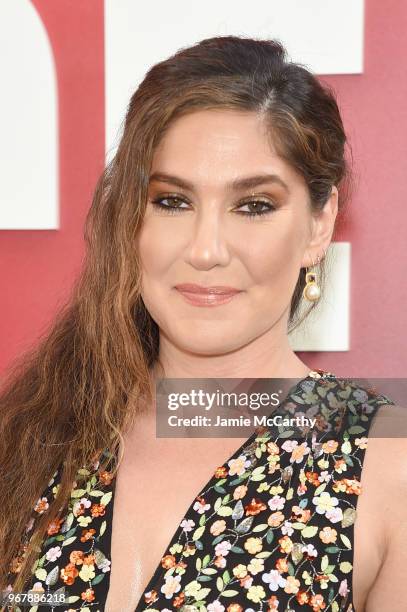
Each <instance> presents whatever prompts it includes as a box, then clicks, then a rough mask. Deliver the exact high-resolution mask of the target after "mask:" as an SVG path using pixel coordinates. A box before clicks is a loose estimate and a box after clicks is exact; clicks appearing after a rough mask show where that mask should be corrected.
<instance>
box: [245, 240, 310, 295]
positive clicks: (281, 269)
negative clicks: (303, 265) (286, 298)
mask: <svg viewBox="0 0 407 612" xmlns="http://www.w3.org/2000/svg"><path fill="white" fill-rule="evenodd" d="M270 229H271V228H270ZM246 244H249V245H250V250H249V249H248V248H247V247H246V246H245V249H244V251H243V250H241V251H240V252H241V258H242V260H243V261H246V267H247V269H248V271H249V274H250V277H251V279H252V282H253V284H255V285H258V286H260V287H265V288H267V287H269V288H270V289H273V286H274V285H275V283H276V282H281V283H282V284H284V285H286V286H288V287H289V286H290V285H291V282H292V277H293V276H294V277H295V279H296V278H297V276H298V272H299V265H300V264H299V262H300V260H301V248H299V247H300V246H301V245H300V243H299V241H298V240H296V238H295V236H294V235H293V233H289V232H285V233H282V232H277V231H275V232H272V231H270V232H268V233H267V235H266V234H265V235H264V236H257V237H256V240H252V241H250V242H249V243H246Z"/></svg>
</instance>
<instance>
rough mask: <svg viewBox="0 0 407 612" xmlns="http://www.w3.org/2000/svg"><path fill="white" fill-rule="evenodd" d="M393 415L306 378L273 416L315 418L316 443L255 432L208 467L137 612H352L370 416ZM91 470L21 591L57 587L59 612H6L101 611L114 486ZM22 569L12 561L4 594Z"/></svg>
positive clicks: (44, 502) (345, 387)
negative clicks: (223, 459) (359, 504)
mask: <svg viewBox="0 0 407 612" xmlns="http://www.w3.org/2000/svg"><path fill="white" fill-rule="evenodd" d="M393 403H394V402H392V401H391V400H390V399H389V398H387V397H386V396H384V395H379V394H378V393H377V392H376V391H375V390H374V389H369V388H365V387H361V386H360V385H358V384H357V383H355V382H353V381H351V380H349V379H338V378H336V377H335V376H334V375H333V374H330V373H329V372H323V371H322V370H315V371H313V372H310V374H309V375H308V376H307V377H306V378H304V379H303V380H301V381H300V382H299V383H298V384H297V385H295V386H294V387H293V388H292V389H291V390H290V392H289V393H288V395H287V397H286V398H285V400H284V401H283V402H282V403H281V405H280V406H279V408H278V410H279V411H280V410H281V411H282V414H285V415H291V416H292V415H293V414H294V412H295V414H296V415H298V414H305V415H307V416H313V415H317V424H316V428H317V430H318V436H317V437H316V436H315V431H313V432H312V431H311V430H310V431H308V432H306V431H305V432H304V431H302V432H301V434H302V437H301V438H300V437H299V436H298V433H299V432H298V431H295V428H291V429H288V430H287V429H285V431H284V432H282V433H281V435H280V436H276V435H275V434H274V433H273V435H272V434H271V431H270V430H269V429H268V428H263V429H262V430H260V429H257V430H256V431H255V432H254V433H253V434H252V435H251V436H250V437H249V438H248V439H247V441H246V442H245V443H244V444H243V445H242V446H241V447H240V448H239V449H238V450H237V451H236V452H235V453H234V454H233V455H232V456H231V457H230V459H229V460H228V461H226V462H225V463H224V464H223V465H222V466H214V471H213V476H212V477H211V479H210V480H209V481H208V483H207V484H206V486H205V488H204V489H203V490H202V491H200V492H199V494H198V495H197V496H196V497H195V499H194V500H192V502H191V505H190V507H189V508H188V509H187V511H186V513H185V515H184V518H183V519H182V521H181V522H180V523H179V525H176V526H174V527H175V529H176V530H175V533H174V535H173V537H172V540H171V541H170V542H169V544H168V546H167V548H166V549H165V551H163V556H162V559H161V563H160V565H159V566H158V567H157V569H156V571H155V572H154V575H153V576H152V577H151V579H150V581H149V583H148V584H147V585H146V588H145V590H144V593H143V596H142V598H141V600H140V602H139V603H138V605H137V607H136V610H135V612H143V611H147V610H148V611H149V612H155V611H161V612H163V611H166V612H168V611H173V610H177V611H180V612H194V611H197V610H199V611H200V612H255V611H260V610H261V611H265V612H271V611H279V612H282V611H284V612H288V611H295V610H313V611H315V612H318V611H320V610H321V611H322V610H323V611H324V612H328V611H329V612H339V611H345V612H351V611H354V605H353V602H352V570H353V565H352V564H353V541H354V538H353V534H354V522H355V518H356V505H357V500H358V496H359V495H360V493H361V484H360V481H361V471H362V466H363V460H364V455H365V450H366V448H367V443H368V433H369V429H370V426H371V423H372V419H373V417H374V415H375V413H376V412H377V409H378V408H379V407H380V406H381V405H383V404H393ZM273 414H274V413H273ZM105 452H106V451H105ZM101 458H102V457H101ZM114 460H115V458H114V457H112V456H111V457H110V461H111V462H113V461H114ZM99 465H100V463H99V461H97V462H96V463H94V464H93V465H92V466H91V467H90V468H83V469H82V470H80V472H81V476H85V477H86V479H85V484H83V483H82V484H81V485H80V488H78V485H77V483H76V482H75V483H74V487H73V489H72V492H71V497H70V502H69V506H68V508H67V509H66V512H65V513H63V515H62V516H61V518H60V519H59V520H58V521H52V522H50V524H49V527H48V534H47V537H46V538H45V539H44V541H43V543H42V548H41V552H40V554H39V555H38V559H37V561H36V562H35V564H34V566H33V567H32V580H31V582H30V584H29V585H28V587H27V589H26V590H28V589H36V590H43V591H44V593H45V594H46V593H49V592H55V591H58V589H60V588H61V587H65V603H64V604H63V605H59V606H55V607H51V606H44V605H41V604H40V605H32V606H31V608H30V607H27V608H22V607H21V608H14V609H15V610H18V609H21V610H27V609H28V610H30V612H36V611H37V610H38V611H45V610H47V611H50V610H55V611H61V612H67V611H69V612H74V611H78V610H80V611H81V612H102V611H103V610H104V605H105V602H106V598H107V593H108V589H109V576H110V544H111V533H112V517H113V508H114V492H115V479H113V478H112V477H111V474H110V471H109V470H110V469H111V467H112V465H113V464H112V463H109V465H108V470H104V471H101V470H100V469H99ZM58 478H59V471H58V470H57V471H56V472H55V474H53V476H52V478H51V480H50V482H49V483H48V487H47V489H46V490H45V491H44V492H43V494H42V495H41V496H40V498H39V499H38V501H37V503H36V505H35V508H33V514H32V519H31V520H30V522H29V524H28V525H27V532H26V540H25V543H26V542H27V541H28V539H29V537H30V535H31V533H32V531H33V526H34V524H35V520H36V517H38V516H39V515H40V514H42V513H44V512H46V511H47V508H48V506H49V503H50V501H51V500H52V499H53V497H54V496H55V494H56V492H57V489H58V486H59V485H58ZM78 480H79V479H78ZM23 550H24V549H22V551H23ZM22 554H24V553H23V552H22ZM20 562H21V558H19V557H16V558H15V559H14V561H13V564H12V567H11V571H10V586H9V589H10V590H11V584H12V581H13V576H14V575H15V573H17V572H18V567H19V565H20ZM9 609H11V608H9Z"/></svg>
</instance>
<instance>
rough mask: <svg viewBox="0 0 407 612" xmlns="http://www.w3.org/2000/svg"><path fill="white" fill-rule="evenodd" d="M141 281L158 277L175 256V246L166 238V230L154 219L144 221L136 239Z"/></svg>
mask: <svg viewBox="0 0 407 612" xmlns="http://www.w3.org/2000/svg"><path fill="white" fill-rule="evenodd" d="M137 248H138V252H139V254H140V260H141V268H142V274H143V281H145V282H146V283H148V282H149V280H152V279H153V278H154V277H160V276H161V275H162V274H164V272H165V271H166V270H167V269H168V267H169V265H170V263H171V261H172V260H173V258H174V257H175V246H174V245H173V243H172V242H171V240H169V238H168V231H164V229H163V227H162V225H160V224H159V223H155V222H154V220H147V221H145V223H144V225H143V227H142V229H141V231H140V234H139V238H138V241H137Z"/></svg>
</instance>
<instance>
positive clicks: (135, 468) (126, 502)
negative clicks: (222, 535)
mask: <svg viewBox="0 0 407 612" xmlns="http://www.w3.org/2000/svg"><path fill="white" fill-rule="evenodd" d="M139 440H142V442H141V443H139V445H138V446H137V448H135V447H134V445H133V446H131V445H129V446H128V450H127V453H126V452H125V455H124V458H123V462H122V464H121V466H120V468H119V472H118V476H117V479H116V491H115V501H114V512H113V524H112V539H111V561H112V565H111V575H110V588H109V593H108V599H107V603H106V612H116V611H117V612H118V611H119V610H120V612H126V611H129V612H134V610H135V607H136V605H137V603H138V602H139V601H140V599H141V597H142V596H143V594H144V593H145V591H146V587H147V585H148V583H149V582H150V580H151V578H152V576H153V574H154V572H155V570H156V569H157V567H161V565H160V562H161V559H162V557H163V556H164V555H165V554H166V553H167V552H168V551H167V546H168V544H169V543H170V541H171V540H172V538H173V536H174V534H175V532H176V530H177V529H178V527H179V524H180V522H181V521H182V520H183V518H184V517H185V515H186V513H187V510H188V509H189V508H190V506H191V505H193V504H194V503H196V496H197V495H198V494H199V493H200V492H202V491H203V490H204V489H205V487H206V484H207V483H208V481H209V480H210V479H211V478H212V476H213V474H214V470H215V469H216V468H217V467H220V466H222V465H223V464H224V463H225V462H226V461H227V460H228V458H230V457H231V456H232V454H233V453H234V452H235V450H237V449H238V448H239V447H240V446H241V445H242V444H243V443H244V442H245V440H243V439H222V440H220V439H216V440H205V439H194V440H188V439H179V440H178V439H173V440H164V439H161V440H160V439H155V438H154V439H153V437H152V438H147V437H141V438H139ZM374 461H375V459H374V456H372V453H371V454H369V453H367V455H366V457H365V461H364V469H363V472H362V485H363V493H364V494H363V495H360V496H359V497H358V499H357V502H358V503H357V516H356V521H355V524H354V541H353V570H352V573H351V574H350V576H349V579H350V580H352V586H353V601H354V603H355V607H356V610H357V612H362V611H363V607H364V602H365V600H366V597H367V594H368V592H369V589H370V588H371V585H372V584H373V581H374V578H375V576H376V574H377V572H378V570H379V568H380V565H381V563H382V558H383V542H382V532H381V530H380V521H378V520H377V516H376V515H375V513H374V510H373V509H374V507H375V506H376V507H377V495H378V490H377V486H376V485H375V478H374ZM238 467H239V466H237V468H234V469H235V470H236V474H237V475H238V471H239V469H238ZM268 479H269V480H273V478H271V477H268ZM257 486H258V485H256V484H255V483H253V488H252V490H251V491H250V494H249V495H248V497H247V498H244V499H243V502H244V503H245V504H247V503H249V502H250V500H251V499H252V494H253V493H254V495H256V493H255V489H256V487H257ZM212 495H213V493H212ZM276 511H278V508H277V507H276ZM254 512H256V509H255V510H254ZM194 514H195V515H196V516H197V517H198V519H199V515H197V514H196V513H194ZM283 514H286V512H285V510H283ZM285 518H288V519H289V518H290V517H289V516H288V515H287V516H286V517H285ZM258 522H259V521H258ZM197 526H198V523H197V522H196V525H195V526H194V529H196V527H197ZM337 531H338V532H340V525H338V526H337ZM216 535H217V534H216V533H215V532H214V533H213V534H212V536H211V539H213V538H214V537H215V536H216ZM250 535H251V536H253V537H256V536H261V535H262V533H261V532H254V533H248V536H250ZM263 538H264V533H263ZM313 543H315V541H314V540H313ZM318 543H319V542H318ZM274 546H275V542H274V544H273V545H272V546H268V547H267V548H269V549H271V548H272V547H274ZM250 552H251V553H255V552H256V551H253V550H251V551H250ZM281 552H282V553H283V551H281ZM320 554H321V557H322V554H323V552H322V548H321V550H320ZM277 556H278V557H279V558H280V559H283V558H284V557H285V556H287V557H288V555H284V554H280V555H277ZM276 559H277V557H276ZM193 563H194V564H195V558H194V560H193ZM280 563H282V561H280ZM319 563H320V562H319ZM281 567H282V566H280V569H281ZM169 601H170V602H171V600H169ZM169 607H170V606H169Z"/></svg>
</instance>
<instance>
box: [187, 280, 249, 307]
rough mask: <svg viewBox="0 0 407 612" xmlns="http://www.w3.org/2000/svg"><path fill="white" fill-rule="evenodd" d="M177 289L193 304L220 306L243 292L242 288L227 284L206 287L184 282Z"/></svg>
mask: <svg viewBox="0 0 407 612" xmlns="http://www.w3.org/2000/svg"><path fill="white" fill-rule="evenodd" d="M175 289H176V290H177V291H178V292H179V293H180V294H181V295H182V296H183V297H184V298H185V300H186V301H187V302H188V303H189V304H192V305H193V306H219V305H220V304H226V303H227V302H230V300H232V299H233V298H234V297H235V295H237V294H238V293H241V291H240V289H235V288H234V287H229V286H226V285H215V286H211V287H204V286H202V285H196V284H194V283H182V284H180V285H176V286H175Z"/></svg>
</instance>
